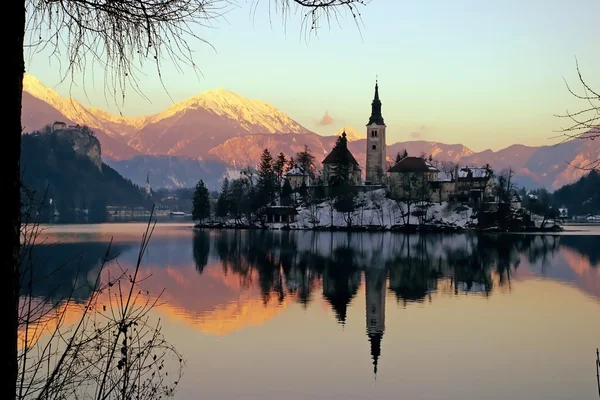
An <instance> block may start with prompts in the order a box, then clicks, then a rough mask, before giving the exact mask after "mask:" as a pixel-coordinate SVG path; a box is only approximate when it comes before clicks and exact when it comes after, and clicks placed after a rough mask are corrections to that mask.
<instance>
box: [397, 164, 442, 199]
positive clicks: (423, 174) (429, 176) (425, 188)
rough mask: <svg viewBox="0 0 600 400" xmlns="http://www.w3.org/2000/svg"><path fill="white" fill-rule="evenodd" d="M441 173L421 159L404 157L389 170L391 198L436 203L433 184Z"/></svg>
mask: <svg viewBox="0 0 600 400" xmlns="http://www.w3.org/2000/svg"><path fill="white" fill-rule="evenodd" d="M439 172H440V171H439V170H438V169H437V168H436V167H434V166H433V165H431V164H430V163H429V162H428V161H427V160H425V159H423V158H421V157H404V158H403V159H402V160H400V162H398V163H397V164H396V165H394V166H393V167H391V168H390V169H389V170H388V184H389V192H390V197H392V198H395V199H412V200H417V199H419V200H430V201H435V199H434V198H432V197H433V196H434V195H435V193H434V190H433V186H432V182H435V181H437V177H438V173H439Z"/></svg>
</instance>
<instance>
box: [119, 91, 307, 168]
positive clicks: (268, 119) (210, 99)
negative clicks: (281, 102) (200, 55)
mask: <svg viewBox="0 0 600 400" xmlns="http://www.w3.org/2000/svg"><path fill="white" fill-rule="evenodd" d="M288 133H297V134H305V133H310V131H309V130H308V129H306V128H304V127H303V126H302V125H300V124H299V123H297V122H296V121H294V120H292V119H291V118H290V117H288V116H287V115H285V114H284V113H283V112H281V111H280V110H278V109H277V108H275V107H273V106H272V105H270V104H268V103H265V102H264V101H260V100H253V99H247V98H245V97H243V96H241V95H239V94H237V93H234V92H231V91H229V90H225V89H221V88H219V89H217V90H208V91H205V92H203V93H200V94H199V95H197V96H194V97H191V98H190V99H188V100H185V101H182V102H180V103H177V104H174V105H172V106H171V107H169V108H167V109H166V110H165V111H163V112H161V113H158V114H156V115H153V116H150V117H148V120H147V123H146V125H144V126H143V127H142V128H141V129H140V130H139V131H138V132H137V133H136V134H135V135H133V136H132V137H131V139H130V140H129V142H128V144H129V145H130V146H131V147H133V148H134V149H136V150H137V151H139V152H141V153H145V154H168V155H179V156H186V157H193V158H203V157H205V156H206V155H207V154H208V152H209V150H210V149H211V148H213V147H216V146H218V145H220V144H222V143H224V142H225V141H226V140H228V139H230V138H233V137H236V136H244V135H250V134H288Z"/></svg>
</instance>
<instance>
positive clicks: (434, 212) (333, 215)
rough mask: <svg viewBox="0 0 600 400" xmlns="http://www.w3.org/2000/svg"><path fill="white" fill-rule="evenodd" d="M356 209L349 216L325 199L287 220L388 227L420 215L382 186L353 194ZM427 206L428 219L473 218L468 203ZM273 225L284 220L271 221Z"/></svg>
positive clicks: (301, 225) (300, 224)
mask: <svg viewBox="0 0 600 400" xmlns="http://www.w3.org/2000/svg"><path fill="white" fill-rule="evenodd" d="M356 204H357V205H358V206H357V207H356V210H355V211H354V212H353V213H351V215H350V217H349V216H348V215H347V214H346V213H339V212H337V211H335V209H334V208H333V201H332V200H326V201H324V202H322V203H320V204H316V205H312V206H308V207H301V208H299V209H298V216H297V221H296V222H295V223H292V224H290V225H289V226H290V228H295V229H310V228H313V227H329V226H335V227H346V226H348V218H350V219H351V221H352V223H351V225H352V226H368V225H372V226H373V225H376V226H382V227H383V228H385V229H390V228H391V227H392V226H394V225H404V224H405V223H407V222H408V223H409V224H411V225H418V224H419V223H420V221H419V217H417V216H415V215H412V214H413V213H414V212H415V211H417V210H418V207H417V206H416V205H414V204H413V205H411V207H410V212H411V215H410V216H407V211H408V206H407V204H406V203H398V202H396V201H395V200H392V199H389V198H386V197H385V191H384V190H383V189H379V190H374V191H372V192H367V193H360V194H359V195H357V197H356ZM426 208H427V217H426V222H427V223H433V224H438V225H449V226H456V227H466V226H468V225H470V224H473V223H475V222H476V220H474V219H472V216H473V209H472V208H470V207H467V206H462V205H456V204H450V203H448V202H442V203H429V204H428V206H427V207H426ZM273 225H274V226H273V227H274V228H276V227H277V226H276V225H281V226H283V225H285V224H273Z"/></svg>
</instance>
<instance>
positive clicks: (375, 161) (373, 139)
mask: <svg viewBox="0 0 600 400" xmlns="http://www.w3.org/2000/svg"><path fill="white" fill-rule="evenodd" d="M385 148H386V143H385V123H384V122H383V116H382V115H381V101H380V100H379V84H378V82H377V80H375V96H374V98H373V102H372V103H371V117H370V118H369V123H368V124H367V165H366V170H367V171H366V179H365V181H366V182H365V183H367V184H371V185H382V184H384V183H385V177H386V168H385V167H386V154H385Z"/></svg>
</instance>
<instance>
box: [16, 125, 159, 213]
mask: <svg viewBox="0 0 600 400" xmlns="http://www.w3.org/2000/svg"><path fill="white" fill-rule="evenodd" d="M101 153H102V150H101V146H100V142H99V140H98V138H96V137H95V136H94V135H93V134H91V133H90V132H88V131H86V130H85V129H65V130H58V131H54V132H52V133H34V134H25V135H23V137H22V144H21V167H22V170H23V172H22V180H23V187H24V196H23V199H24V202H27V200H32V202H31V204H32V205H34V207H35V208H34V210H37V209H39V206H35V204H39V203H40V202H43V204H44V207H42V208H41V209H42V212H43V213H50V214H51V213H52V212H53V211H54V209H56V210H57V211H59V212H60V214H61V219H62V218H64V217H67V216H72V215H73V213H74V210H75V209H89V210H90V214H91V213H92V210H95V211H97V210H102V213H104V206H105V205H125V206H149V205H150V199H148V198H146V196H145V195H144V194H143V193H142V191H141V190H140V188H139V187H137V186H135V185H133V184H132V183H131V181H129V180H127V179H125V178H123V177H122V176H121V175H119V174H118V173H117V172H116V171H115V170H114V169H112V168H111V167H109V166H108V165H106V164H104V163H103V162H102V157H101ZM48 206H49V207H48ZM45 215H46V216H48V215H49V214H45ZM97 216H98V215H97ZM99 217H101V216H99Z"/></svg>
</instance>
